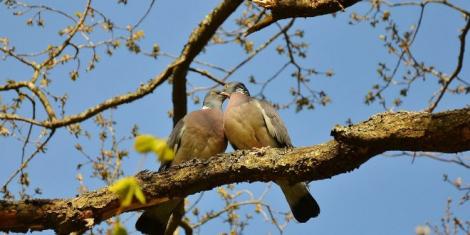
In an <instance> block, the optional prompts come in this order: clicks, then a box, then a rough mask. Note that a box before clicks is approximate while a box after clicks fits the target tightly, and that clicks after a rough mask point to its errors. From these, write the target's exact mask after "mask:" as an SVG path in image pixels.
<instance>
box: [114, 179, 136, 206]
mask: <svg viewBox="0 0 470 235" xmlns="http://www.w3.org/2000/svg"><path fill="white" fill-rule="evenodd" d="M109 190H110V191H111V192H113V193H115V194H117V195H118V196H119V200H120V201H121V206H122V207H126V206H129V205H130V204H131V203H132V199H133V198H134V197H135V198H136V199H137V200H138V201H139V202H140V203H142V204H145V196H144V193H143V192H142V190H141V189H140V185H139V182H138V181H137V179H136V178H135V177H132V176H131V177H125V178H122V179H120V180H118V181H116V182H115V183H114V184H113V185H111V186H109Z"/></svg>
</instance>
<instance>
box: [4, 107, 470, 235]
mask: <svg viewBox="0 0 470 235" xmlns="http://www.w3.org/2000/svg"><path fill="white" fill-rule="evenodd" d="M332 135H333V137H334V140H331V141H329V142H326V143H323V144H319V145H313V146H309V147H299V148H292V149H275V148H263V149H256V150H251V151H248V150H241V151H236V152H234V153H227V154H220V155H218V156H217V157H214V158H211V159H210V160H209V161H207V162H200V161H197V160H193V161H188V162H186V163H183V164H181V165H178V166H175V167H172V168H170V169H169V170H167V171H163V172H159V173H155V172H149V171H143V172H140V173H139V174H137V176H136V177H137V178H138V180H139V181H140V183H141V186H142V190H143V191H144V193H145V196H146V198H147V201H148V202H149V203H148V204H146V205H142V204H139V203H138V202H134V203H133V204H132V205H131V206H129V207H128V208H119V206H120V203H119V200H118V198H117V197H116V196H115V195H114V194H113V193H111V192H110V191H108V189H107V188H103V189H101V190H98V191H95V192H90V193H86V194H83V195H80V196H78V197H76V198H73V199H53V200H49V199H34V200H27V201H0V231H4V232H26V231H28V230H29V229H30V230H46V229H54V230H55V232H57V233H60V234H63V233H69V232H72V231H83V230H86V229H89V228H90V227H91V226H93V225H95V224H97V223H100V222H101V221H103V220H106V219H108V218H110V217H112V216H115V215H116V214H119V213H122V212H126V211H134V210H138V209H142V208H146V207H149V206H152V205H155V204H158V203H161V202H163V201H166V200H167V199H168V198H169V197H184V196H186V195H189V194H193V193H196V192H200V191H204V190H209V189H212V188H214V187H217V186H220V185H224V184H229V183H237V182H254V181H263V182H266V181H273V180H279V179H288V180H290V181H293V182H298V181H313V180H320V179H326V178H331V177H333V176H335V175H338V174H342V173H346V172H350V171H352V170H354V169H356V168H358V167H359V166H361V165H362V164H363V163H364V162H366V161H367V160H369V159H370V158H372V157H373V156H376V155H378V154H381V153H383V152H385V151H391V150H400V151H427V152H445V153H456V152H462V151H469V150H470V108H464V109H458V110H453V111H447V112H440V113H428V112H397V113H391V112H386V113H380V114H377V115H374V116H372V117H371V118H370V119H369V120H367V121H365V122H362V123H359V124H356V125H352V126H348V127H343V126H337V127H335V128H334V129H333V130H332Z"/></svg>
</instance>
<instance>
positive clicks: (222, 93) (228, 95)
mask: <svg viewBox="0 0 470 235" xmlns="http://www.w3.org/2000/svg"><path fill="white" fill-rule="evenodd" d="M220 94H221V95H223V96H225V97H227V98H230V94H229V93H227V92H225V91H222V92H220Z"/></svg>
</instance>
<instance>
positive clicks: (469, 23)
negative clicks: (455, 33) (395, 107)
mask: <svg viewBox="0 0 470 235" xmlns="http://www.w3.org/2000/svg"><path fill="white" fill-rule="evenodd" d="M467 18H468V20H467V24H466V25H465V26H464V28H463V29H462V33H460V35H459V39H460V50H459V56H458V58H457V66H456V67H455V70H454V72H453V73H452V75H450V77H449V78H446V79H445V80H444V84H443V85H442V89H441V91H440V92H439V95H438V97H437V98H436V100H435V101H434V103H432V104H431V106H430V107H429V108H428V109H427V111H428V112H433V111H434V109H436V107H437V105H438V104H439V102H440V101H441V99H442V97H443V96H444V94H445V93H446V91H447V88H448V87H449V85H450V83H452V81H453V80H454V79H455V78H456V77H457V76H458V75H459V73H460V71H461V70H462V66H463V60H464V55H465V41H466V37H467V33H468V30H469V29H470V16H468V17H467Z"/></svg>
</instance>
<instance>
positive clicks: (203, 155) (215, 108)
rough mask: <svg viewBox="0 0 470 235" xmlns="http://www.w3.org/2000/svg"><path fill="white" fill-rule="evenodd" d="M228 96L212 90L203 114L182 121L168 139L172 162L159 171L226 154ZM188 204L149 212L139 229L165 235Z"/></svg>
mask: <svg viewBox="0 0 470 235" xmlns="http://www.w3.org/2000/svg"><path fill="white" fill-rule="evenodd" d="M225 99H226V96H224V95H222V94H221V92H220V91H218V90H214V89H213V90H210V91H209V92H208V93H207V95H206V97H205V98H204V103H203V106H202V108H201V109H200V110H197V111H194V112H191V113H189V114H187V115H186V116H185V117H184V118H182V119H181V120H180V121H178V123H177V124H176V126H175V127H174V128H173V131H172V132H171V134H170V137H169V138H168V141H167V144H168V146H169V147H171V148H173V150H174V151H175V157H174V159H173V161H172V162H167V163H162V166H161V167H160V169H159V171H162V170H165V169H167V168H168V167H170V166H172V165H177V164H180V163H182V162H184V161H188V160H191V159H194V158H198V159H202V160H207V159H209V158H210V157H212V156H214V155H216V154H218V153H223V152H225V149H226V148H227V138H225V134H224V129H223V112H222V103H223V102H224V100H225ZM183 203H184V200H183V199H174V200H170V201H168V202H165V203H163V204H159V205H156V206H154V207H152V208H150V209H148V210H146V211H145V212H144V213H143V214H142V215H141V216H140V217H139V219H138V220H137V223H136V225H135V227H136V229H137V230H139V231H141V232H142V233H145V234H154V235H163V234H165V230H166V228H167V224H168V221H169V218H170V216H171V214H172V213H173V212H174V210H184V205H183Z"/></svg>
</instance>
